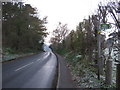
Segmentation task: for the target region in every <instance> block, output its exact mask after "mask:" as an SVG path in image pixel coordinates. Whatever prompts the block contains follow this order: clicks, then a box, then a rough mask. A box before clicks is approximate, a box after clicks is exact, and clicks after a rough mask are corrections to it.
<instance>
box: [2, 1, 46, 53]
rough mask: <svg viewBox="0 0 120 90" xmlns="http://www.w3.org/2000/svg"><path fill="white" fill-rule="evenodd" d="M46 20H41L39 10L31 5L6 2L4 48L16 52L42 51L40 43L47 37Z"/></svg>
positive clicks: (4, 8) (4, 5)
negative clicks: (38, 15) (38, 14)
mask: <svg viewBox="0 0 120 90" xmlns="http://www.w3.org/2000/svg"><path fill="white" fill-rule="evenodd" d="M46 19H47V17H45V18H43V19H39V18H38V17H37V10H36V9H35V8H33V7H32V6H31V5H30V4H25V5H24V4H23V3H22V2H18V3H17V2H16V3H13V2H4V3H3V47H5V48H12V49H14V50H16V51H26V50H28V49H31V50H37V49H40V44H39V43H38V42H39V41H40V40H44V37H46V35H47V33H46V30H47V29H46V27H45V24H46V23H47V21H46ZM6 26H7V27H6Z"/></svg>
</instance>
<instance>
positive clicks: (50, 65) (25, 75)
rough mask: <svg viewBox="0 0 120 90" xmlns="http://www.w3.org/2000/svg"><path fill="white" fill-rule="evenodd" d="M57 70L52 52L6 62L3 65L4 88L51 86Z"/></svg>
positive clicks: (55, 59)
mask: <svg viewBox="0 0 120 90" xmlns="http://www.w3.org/2000/svg"><path fill="white" fill-rule="evenodd" d="M56 71H57V58H56V56H55V55H54V53H52V52H42V53H40V54H37V55H33V56H29V57H25V58H21V59H19V60H14V61H10V62H6V63H4V64H3V65H2V79H3V80H2V86H3V87H2V88H51V87H53V83H54V79H55V76H56Z"/></svg>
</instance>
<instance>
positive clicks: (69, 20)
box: [25, 0, 106, 41]
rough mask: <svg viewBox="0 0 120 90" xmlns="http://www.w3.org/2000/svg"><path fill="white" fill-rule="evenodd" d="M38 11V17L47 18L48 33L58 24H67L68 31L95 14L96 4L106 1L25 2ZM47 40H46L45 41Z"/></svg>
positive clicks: (39, 0) (47, 0)
mask: <svg viewBox="0 0 120 90" xmlns="http://www.w3.org/2000/svg"><path fill="white" fill-rule="evenodd" d="M25 1H26V3H29V4H31V5H32V6H33V7H36V8H37V9H38V13H39V15H40V17H44V16H48V18H47V20H48V24H47V28H48V32H52V31H53V30H54V29H55V28H56V27H57V25H58V22H62V23H63V24H68V28H69V29H70V30H72V29H75V28H76V25H78V23H79V22H80V21H82V20H83V19H84V18H87V17H88V15H91V14H93V13H95V10H96V9H97V6H98V3H99V2H100V1H102V2H105V1H106V0H25ZM48 40H49V39H48V38H47V41H48Z"/></svg>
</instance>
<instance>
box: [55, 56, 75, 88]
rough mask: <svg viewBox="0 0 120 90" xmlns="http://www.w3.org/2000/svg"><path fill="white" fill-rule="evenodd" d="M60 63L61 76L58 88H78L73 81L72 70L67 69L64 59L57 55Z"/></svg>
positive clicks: (59, 76)
mask: <svg viewBox="0 0 120 90" xmlns="http://www.w3.org/2000/svg"><path fill="white" fill-rule="evenodd" d="M57 58H58V62H59V70H58V72H59V75H58V79H59V80H58V86H57V88H76V85H75V83H74V81H73V80H72V76H71V73H70V70H69V69H68V67H67V64H66V62H65V60H64V58H63V57H61V56H60V55H58V54H57Z"/></svg>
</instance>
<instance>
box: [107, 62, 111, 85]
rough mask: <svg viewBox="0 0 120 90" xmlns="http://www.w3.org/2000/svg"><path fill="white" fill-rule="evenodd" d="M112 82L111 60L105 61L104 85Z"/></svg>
mask: <svg viewBox="0 0 120 90" xmlns="http://www.w3.org/2000/svg"><path fill="white" fill-rule="evenodd" d="M111 84H112V60H107V62H106V85H111Z"/></svg>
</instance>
